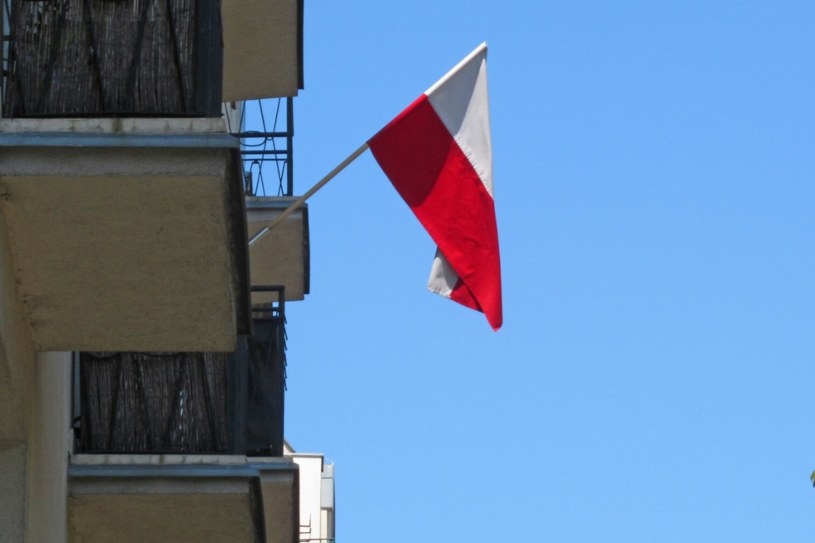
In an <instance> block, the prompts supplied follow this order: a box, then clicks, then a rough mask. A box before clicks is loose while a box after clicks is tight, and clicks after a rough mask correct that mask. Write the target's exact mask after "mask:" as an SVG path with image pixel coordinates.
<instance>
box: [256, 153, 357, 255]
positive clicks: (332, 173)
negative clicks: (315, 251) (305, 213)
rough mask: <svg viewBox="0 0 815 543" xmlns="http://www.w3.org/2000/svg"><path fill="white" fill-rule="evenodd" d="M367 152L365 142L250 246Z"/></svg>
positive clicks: (260, 234) (291, 206)
mask: <svg viewBox="0 0 815 543" xmlns="http://www.w3.org/2000/svg"><path fill="white" fill-rule="evenodd" d="M367 150H368V142H365V143H363V144H362V145H361V146H360V148H359V149H357V150H356V151H354V152H353V153H351V154H350V155H349V156H348V158H346V159H345V160H343V161H342V162H340V163H339V164H338V165H337V167H336V168H334V169H333V170H331V171H330V172H328V175H326V176H325V177H323V178H322V179H320V180H319V181H318V182H317V183H316V184H315V185H314V186H313V187H311V188H310V189H308V190H307V191H306V193H305V194H303V195H302V196H301V197H299V198H298V199H297V200H295V201H294V202H292V204H291V205H290V206H289V207H287V208H286V209H284V210H283V212H282V213H281V214H280V215H278V216H277V217H275V219H274V220H273V221H272V222H271V223H270V224H269V226H264V227H263V228H261V229H260V230H258V232H257V234H255V235H254V236H252V238H251V239H250V240H249V246H250V247H251V246H252V245H253V244H254V243H256V242H257V241H258V240H260V239H262V238H263V236H265V235H266V234H268V233H269V230H271V229H272V228H274V227H275V226H277V225H278V224H279V223H281V222H283V220H285V219H286V217H288V216H289V215H291V214H292V213H294V212H295V211H296V210H297V208H299V207H300V206H301V205H303V204H304V203H305V202H306V200H308V199H309V198H311V197H312V196H313V195H314V193H315V192H317V191H318V190H320V189H321V188H323V186H325V184H326V183H328V182H329V181H331V180H332V179H333V178H334V176H336V175H337V174H338V173H340V172H341V171H342V170H344V169H345V167H346V166H348V165H349V164H351V163H352V162H353V161H354V160H356V158H357V157H359V155H361V154H362V153H364V152H365V151H367Z"/></svg>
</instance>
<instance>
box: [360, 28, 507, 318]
mask: <svg viewBox="0 0 815 543" xmlns="http://www.w3.org/2000/svg"><path fill="white" fill-rule="evenodd" d="M368 145H369V147H370V149H371V152H372V153H373V155H374V158H376V161H377V162H378V163H379V165H380V167H381V168H382V170H383V171H384V172H385V175H387V177H388V179H390V181H391V183H392V184H393V186H394V187H395V188H396V190H397V191H398V192H399V194H400V195H401V196H402V198H403V199H404V200H405V202H406V203H407V204H408V206H409V207H410V208H411V210H412V211H413V213H414V214H415V215H416V217H417V218H418V219H419V222H420V223H421V224H422V225H423V226H424V228H425V229H426V230H427V232H428V234H430V237H431V238H432V239H433V241H434V242H435V243H436V245H437V246H438V248H437V251H436V256H435V258H434V260H433V265H432V268H431V273H430V279H429V282H428V288H429V289H430V290H431V291H432V292H435V293H437V294H440V295H442V296H445V297H448V298H450V299H452V300H454V301H456V302H458V303H460V304H462V305H464V306H467V307H470V308H472V309H475V310H477V311H482V312H483V313H484V315H485V316H486V318H487V321H488V322H489V324H490V326H492V328H493V329H494V330H498V329H499V328H500V327H501V325H502V323H503V314H502V301H501V264H500V255H499V250H498V227H497V223H496V219H495V204H494V199H493V182H492V146H491V141H490V119H489V100H488V94H487V46H486V44H482V45H480V46H479V47H478V48H476V49H475V50H474V51H473V52H472V53H470V54H469V55H468V56H467V57H466V58H465V59H464V60H462V61H461V62H460V63H459V64H458V65H457V66H456V67H455V68H453V69H452V70H450V72H448V73H447V74H446V75H445V76H444V77H443V78H441V79H440V80H439V81H438V82H437V83H436V84H434V85H433V86H432V87H430V89H428V90H427V91H426V92H425V93H424V94H422V95H421V96H420V97H419V98H418V99H416V100H415V101H414V102H413V103H412V104H411V105H410V106H408V108H407V109H405V110H404V111H403V112H402V113H400V114H399V115H398V116H397V117H396V118H395V119H394V120H392V121H391V122H390V123H388V125H387V126H385V128H383V129H382V130H380V131H379V132H378V133H377V134H376V135H375V136H374V137H373V138H371V139H370V140H369V141H368Z"/></svg>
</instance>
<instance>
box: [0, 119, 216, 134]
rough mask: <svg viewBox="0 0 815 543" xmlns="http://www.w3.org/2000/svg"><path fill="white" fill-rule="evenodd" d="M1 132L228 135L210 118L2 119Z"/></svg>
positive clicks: (0, 121)
mask: <svg viewBox="0 0 815 543" xmlns="http://www.w3.org/2000/svg"><path fill="white" fill-rule="evenodd" d="M0 132H15V133H20V132H23V133H31V132H65V133H97V134H103V133H108V134H122V133H126V134H144V133H155V134H167V133H184V134H188V133H190V132H199V133H206V132H221V133H224V132H226V125H225V123H224V120H223V118H209V117H158V118H155V117H143V118H142V117H124V118H107V117H87V118H72V119H70V118H69V119H66V118H59V119H57V118H53V119H50V118H49V119H42V118H40V119H0Z"/></svg>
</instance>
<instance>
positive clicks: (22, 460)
mask: <svg viewBox="0 0 815 543" xmlns="http://www.w3.org/2000/svg"><path fill="white" fill-rule="evenodd" d="M0 197H2V195H0ZM10 247H11V244H10V242H9V239H8V231H7V229H6V223H5V217H4V216H3V215H2V214H0V543H19V542H21V541H23V538H24V533H25V505H26V499H25V496H26V454H27V451H26V441H27V433H28V428H29V423H30V418H31V417H30V416H31V409H30V408H31V400H32V397H33V391H34V374H35V371H34V367H35V360H36V356H35V353H34V349H33V346H32V344H31V339H30V335H29V333H28V327H27V325H26V323H25V320H24V319H23V312H22V304H21V303H20V300H19V297H18V296H17V288H16V282H15V272H14V259H13V257H12V254H11V249H10Z"/></svg>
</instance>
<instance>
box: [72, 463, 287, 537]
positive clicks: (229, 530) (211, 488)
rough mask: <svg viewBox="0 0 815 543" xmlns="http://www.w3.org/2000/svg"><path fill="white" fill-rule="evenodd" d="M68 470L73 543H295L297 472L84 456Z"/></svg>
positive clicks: (273, 466) (280, 466)
mask: <svg viewBox="0 0 815 543" xmlns="http://www.w3.org/2000/svg"><path fill="white" fill-rule="evenodd" d="M77 460H78V461H79V463H74V464H72V465H71V467H70V468H69V473H68V475H69V483H68V484H69V488H68V534H69V536H68V541H69V542H75V543H79V542H81V543H95V542H100V543H101V542H109V541H117V542H121V543H129V542H134V543H135V542H141V541H173V542H177V543H185V542H190V543H193V542H194V543H207V542H213V543H216V542H218V543H220V542H222V541H235V542H246V543H261V542H262V543H291V542H292V541H296V538H297V535H296V534H297V530H298V526H297V523H298V520H297V519H298V518H299V505H298V472H297V469H298V468H297V466H296V465H295V464H294V463H292V462H290V461H284V460H280V459H276V460H271V459H270V460H269V461H266V462H264V461H262V460H259V461H257V462H254V461H253V462H251V463H247V462H246V459H245V458H243V457H224V456H219V457H200V456H199V457H179V456H176V457H172V456H145V457H133V456H130V457H128V456H126V455H122V456H99V457H95V456H80V457H78V458H77Z"/></svg>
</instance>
